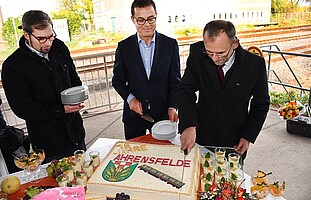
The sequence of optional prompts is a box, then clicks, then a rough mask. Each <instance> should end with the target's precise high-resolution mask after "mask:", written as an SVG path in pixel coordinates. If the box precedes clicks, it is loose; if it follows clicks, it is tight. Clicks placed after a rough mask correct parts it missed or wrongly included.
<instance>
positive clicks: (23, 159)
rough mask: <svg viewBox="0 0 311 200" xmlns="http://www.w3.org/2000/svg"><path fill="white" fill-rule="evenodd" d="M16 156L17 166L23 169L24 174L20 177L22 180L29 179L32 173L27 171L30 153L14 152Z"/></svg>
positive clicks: (14, 156)
mask: <svg viewBox="0 0 311 200" xmlns="http://www.w3.org/2000/svg"><path fill="white" fill-rule="evenodd" d="M12 156H13V158H14V163H15V165H16V167H18V168H19V169H22V170H23V175H22V176H21V177H20V179H21V181H26V182H28V181H29V178H30V176H29V175H30V174H29V173H27V171H26V163H27V160H28V154H27V153H22V152H20V153H18V154H12Z"/></svg>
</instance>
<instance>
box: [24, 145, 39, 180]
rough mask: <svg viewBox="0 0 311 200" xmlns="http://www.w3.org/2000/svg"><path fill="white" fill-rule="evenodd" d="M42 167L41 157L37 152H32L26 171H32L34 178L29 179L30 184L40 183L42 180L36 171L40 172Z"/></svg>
mask: <svg viewBox="0 0 311 200" xmlns="http://www.w3.org/2000/svg"><path fill="white" fill-rule="evenodd" d="M39 165H40V157H39V154H37V153H36V152H35V151H32V152H31V153H30V154H29V156H28V160H27V163H26V170H27V171H30V172H31V174H32V176H31V177H30V178H29V181H30V183H39V182H40V181H41V179H42V178H39V177H38V174H37V173H36V171H37V170H38V168H39Z"/></svg>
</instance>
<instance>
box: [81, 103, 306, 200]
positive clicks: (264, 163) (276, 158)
mask: <svg viewBox="0 0 311 200" xmlns="http://www.w3.org/2000/svg"><path fill="white" fill-rule="evenodd" d="M91 112H94V113H96V112H97V113H98V115H96V116H92V117H87V116H85V118H84V125H85V128H86V131H87V136H86V143H87V146H88V147H89V146H90V145H91V144H92V143H93V142H94V141H95V140H96V139H97V138H99V137H106V138H115V139H124V136H123V124H122V121H121V118H122V111H121V110H117V111H114V112H108V113H104V114H99V113H100V112H101V111H91ZM310 135H311V133H310ZM258 169H260V170H263V171H265V172H272V173H273V174H272V175H270V176H269V177H268V179H269V180H270V181H273V180H285V181H286V191H285V193H284V195H283V196H284V198H286V199H287V200H310V199H311V138H306V137H300V136H297V135H292V134H289V133H287V132H286V122H285V121H283V120H282V119H280V118H279V117H278V116H277V114H276V111H275V110H273V109H271V110H270V111H269V114H268V118H267V120H266V122H265V124H264V127H263V129H262V131H261V133H260V135H259V137H258V139H257V141H256V142H255V144H254V145H251V146H250V149H249V153H248V156H247V158H246V160H245V165H244V170H245V172H246V173H247V174H249V175H252V174H254V173H256V171H257V170H258Z"/></svg>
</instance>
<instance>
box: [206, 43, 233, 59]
mask: <svg viewBox="0 0 311 200" xmlns="http://www.w3.org/2000/svg"><path fill="white" fill-rule="evenodd" d="M231 49H232V45H230V48H229V49H228V50H227V51H225V52H222V53H210V52H208V51H207V50H206V49H205V51H204V50H203V53H205V54H206V55H208V56H209V57H210V58H212V57H213V56H214V55H215V56H216V57H217V58H226V57H228V55H229V53H230V51H231ZM226 52H227V53H226Z"/></svg>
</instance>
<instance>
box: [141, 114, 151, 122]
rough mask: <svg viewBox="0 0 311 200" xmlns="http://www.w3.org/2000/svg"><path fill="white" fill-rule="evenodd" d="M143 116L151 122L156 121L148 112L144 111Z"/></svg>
mask: <svg viewBox="0 0 311 200" xmlns="http://www.w3.org/2000/svg"><path fill="white" fill-rule="evenodd" d="M141 118H143V119H144V120H147V121H148V122H151V123H153V122H154V119H153V118H152V117H151V115H150V114H148V113H143V114H142V115H141Z"/></svg>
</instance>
